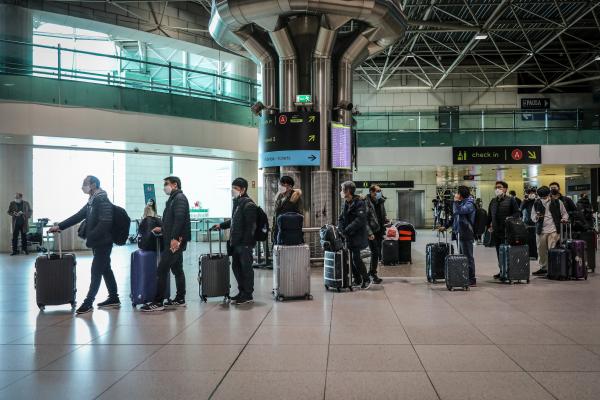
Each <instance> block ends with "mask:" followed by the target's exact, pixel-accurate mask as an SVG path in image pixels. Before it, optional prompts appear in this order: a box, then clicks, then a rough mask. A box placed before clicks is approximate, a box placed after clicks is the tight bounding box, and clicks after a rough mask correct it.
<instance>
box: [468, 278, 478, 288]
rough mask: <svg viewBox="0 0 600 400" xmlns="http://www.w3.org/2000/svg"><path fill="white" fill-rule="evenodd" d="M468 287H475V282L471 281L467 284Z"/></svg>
mask: <svg viewBox="0 0 600 400" xmlns="http://www.w3.org/2000/svg"><path fill="white" fill-rule="evenodd" d="M469 286H470V287H477V280H476V279H473V280H472V281H470V282H469Z"/></svg>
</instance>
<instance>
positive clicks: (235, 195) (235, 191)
mask: <svg viewBox="0 0 600 400" xmlns="http://www.w3.org/2000/svg"><path fill="white" fill-rule="evenodd" d="M240 195H241V192H240V191H239V190H235V189H232V190H231V197H233V198H234V199H237V198H238V197H240Z"/></svg>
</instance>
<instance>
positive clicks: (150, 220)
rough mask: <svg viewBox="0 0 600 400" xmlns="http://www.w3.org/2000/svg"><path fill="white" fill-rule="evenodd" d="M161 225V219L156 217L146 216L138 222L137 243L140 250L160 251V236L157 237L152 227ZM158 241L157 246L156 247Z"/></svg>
mask: <svg viewBox="0 0 600 400" xmlns="http://www.w3.org/2000/svg"><path fill="white" fill-rule="evenodd" d="M157 227H162V221H161V220H160V218H158V217H146V218H144V219H143V220H142V222H140V229H139V230H138V235H137V244H138V247H139V248H140V249H141V250H145V251H162V238H160V237H159V238H158V241H157V237H156V235H154V233H152V229H154V228H157ZM157 243H158V248H157Z"/></svg>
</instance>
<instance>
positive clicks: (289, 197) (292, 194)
mask: <svg viewBox="0 0 600 400" xmlns="http://www.w3.org/2000/svg"><path fill="white" fill-rule="evenodd" d="M274 210H275V212H274V213H273V224H272V225H271V226H272V227H273V243H275V239H276V238H277V233H278V232H277V231H278V228H277V217H279V216H280V215H281V214H285V213H289V212H293V213H297V214H301V215H304V207H303V203H302V190H300V189H292V190H290V191H289V192H287V193H279V194H278V195H277V197H276V198H275V208H274Z"/></svg>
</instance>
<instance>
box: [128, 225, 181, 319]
mask: <svg viewBox="0 0 600 400" xmlns="http://www.w3.org/2000/svg"><path fill="white" fill-rule="evenodd" d="M154 236H155V237H156V239H155V241H156V243H155V246H156V247H155V248H157V249H158V248H160V240H161V237H160V236H158V235H154ZM159 262H160V253H159V252H157V251H148V250H142V249H138V250H136V251H134V252H133V253H131V273H130V284H131V294H130V295H129V298H130V299H131V305H132V306H133V308H135V307H136V306H137V305H138V304H146V303H149V302H151V301H154V297H156V268H157V267H158V263H159ZM170 295H171V285H169V284H167V291H166V293H165V296H166V297H170Z"/></svg>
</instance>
